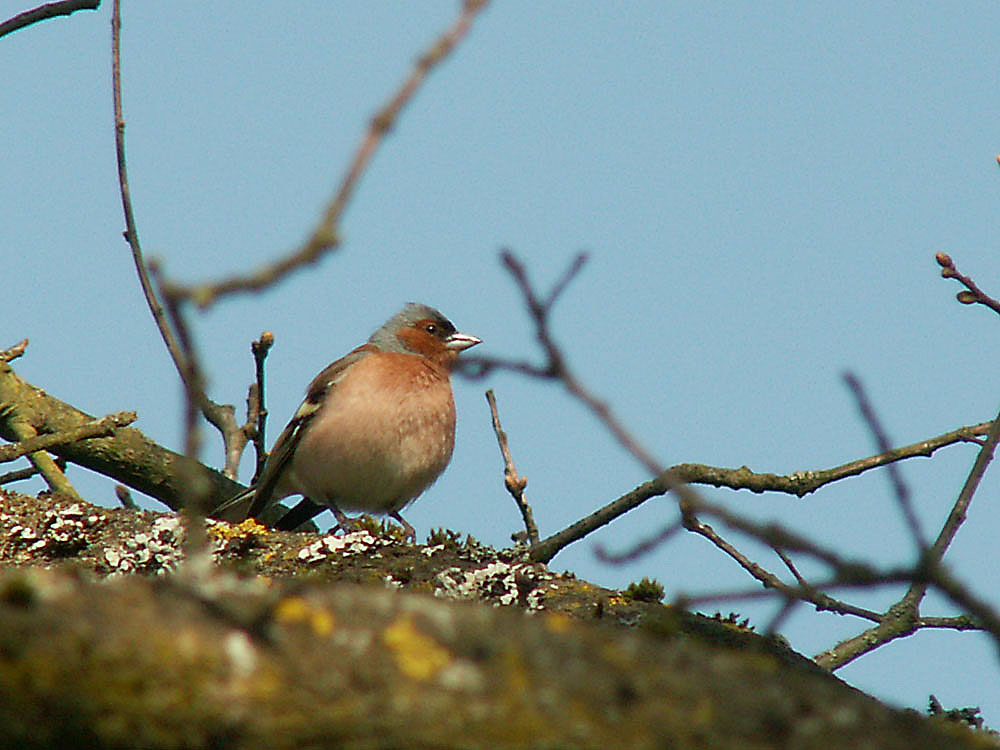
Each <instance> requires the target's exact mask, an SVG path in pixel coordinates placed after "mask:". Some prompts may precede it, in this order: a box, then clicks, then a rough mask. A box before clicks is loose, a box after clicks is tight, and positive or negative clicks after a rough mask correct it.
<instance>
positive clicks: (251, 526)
mask: <svg viewBox="0 0 1000 750" xmlns="http://www.w3.org/2000/svg"><path fill="white" fill-rule="evenodd" d="M267 531H268V529H267V527H266V526H263V525H261V524H259V523H257V522H256V521H255V520H254V519H252V518H248V519H247V520H245V521H243V522H241V523H238V524H235V525H234V524H229V523H217V524H213V525H212V526H211V528H210V530H209V534H211V535H212V536H213V537H215V538H216V539H220V540H223V541H229V540H230V539H245V538H247V537H251V538H253V537H257V536H261V535H262V534H266V533H267Z"/></svg>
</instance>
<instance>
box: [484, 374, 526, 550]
mask: <svg viewBox="0 0 1000 750" xmlns="http://www.w3.org/2000/svg"><path fill="white" fill-rule="evenodd" d="M486 401H487V402H488V403H489V405H490V414H491V415H492V417H493V432H494V433H496V436H497V444H498V445H499V446H500V454H501V455H502V456H503V464H504V476H503V481H504V486H505V487H506V488H507V492H509V493H510V496H511V497H512V498H514V502H515V503H516V504H517V508H518V510H520V511H521V518H522V519H524V529H525V531H526V533H527V536H528V542H529V543H530V544H535V543H536V542H538V527H537V526H536V525H535V517H534V514H532V512H531V506H530V505H529V504H528V500H527V498H525V496H524V488H525V487H527V486H528V478H527V477H522V476H521V475H519V474H518V473H517V468H516V467H515V466H514V458H513V456H511V453H510V446H509V445H508V444H507V433H506V432H504V431H503V428H502V427H501V426H500V414H499V412H498V411H497V400H496V397H495V396H494V395H493V390H492V389H490V390H488V391H486Z"/></svg>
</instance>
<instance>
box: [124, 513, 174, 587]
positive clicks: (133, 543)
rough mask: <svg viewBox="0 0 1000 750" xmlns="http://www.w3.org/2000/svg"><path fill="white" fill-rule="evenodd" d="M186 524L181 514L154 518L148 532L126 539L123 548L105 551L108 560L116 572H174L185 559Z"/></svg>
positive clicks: (158, 573) (160, 573)
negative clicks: (183, 522) (182, 520)
mask: <svg viewBox="0 0 1000 750" xmlns="http://www.w3.org/2000/svg"><path fill="white" fill-rule="evenodd" d="M183 543H184V525H183V524H182V523H181V519H180V517H179V516H162V517H160V518H157V519H156V520H155V521H153V525H152V527H151V528H150V531H149V533H148V534H146V533H139V534H136V535H135V536H133V537H132V538H131V539H126V540H125V543H124V544H123V545H122V546H121V547H108V548H107V549H106V550H104V561H105V562H106V563H107V564H108V566H109V567H110V568H111V572H112V573H155V574H156V575H163V574H165V573H168V572H170V571H172V570H173V569H174V568H176V567H177V564H178V563H179V562H180V561H181V560H182V559H183V556H184V554H183Z"/></svg>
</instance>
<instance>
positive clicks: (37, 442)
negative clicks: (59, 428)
mask: <svg viewBox="0 0 1000 750" xmlns="http://www.w3.org/2000/svg"><path fill="white" fill-rule="evenodd" d="M135 420H136V414H135V412H134V411H121V412H118V413H117V414H109V415H108V416H106V417H104V418H103V419H98V420H95V421H93V422H90V423H88V424H83V425H80V426H79V427H75V428H73V429H70V430H65V431H63V432H56V433H52V434H48V435H39V436H38V437H33V438H29V439H27V440H22V441H21V442H19V443H14V444H13V445H0V463H3V462H7V461H16V460H17V459H19V458H20V457H21V456H26V455H27V454H29V453H34V452H35V451H42V450H48V449H49V448H54V447H55V446H57V445H66V444H67V443H75V442H76V441H77V440H85V439H87V438H93V437H106V436H108V435H113V434H114V433H115V430H117V429H118V428H119V427H124V426H125V425H129V424H132V422H134V421H135Z"/></svg>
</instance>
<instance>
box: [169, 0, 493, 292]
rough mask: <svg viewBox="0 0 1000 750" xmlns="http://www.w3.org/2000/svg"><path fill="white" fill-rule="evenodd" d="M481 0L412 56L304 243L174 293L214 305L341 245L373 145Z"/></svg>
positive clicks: (465, 28)
mask: <svg viewBox="0 0 1000 750" xmlns="http://www.w3.org/2000/svg"><path fill="white" fill-rule="evenodd" d="M486 5H487V1H486V0H465V2H464V3H463V5H462V11H461V13H460V14H459V16H458V18H457V19H456V20H455V22H454V23H453V24H452V25H451V27H450V28H449V29H447V30H446V31H445V32H444V33H443V34H442V35H441V36H440V37H438V38H437V40H435V42H434V43H433V44H432V45H431V46H430V48H429V49H428V50H427V51H426V52H425V53H424V54H422V55H421V56H420V57H419V58H418V59H417V62H416V64H415V66H414V68H413V70H412V71H411V72H410V75H409V76H408V77H407V79H406V80H405V81H404V82H403V85H402V86H401V87H400V88H399V90H398V91H396V93H395V94H394V95H393V96H392V98H391V99H389V101H388V102H387V103H386V104H385V105H384V106H383V107H382V109H380V110H379V111H378V112H377V113H376V114H375V116H374V117H373V118H372V119H371V122H370V124H369V127H368V130H367V132H366V133H365V134H364V136H363V137H362V139H361V143H360V144H359V145H358V148H357V151H356V152H355V154H354V159H353V160H352V161H351V164H350V166H349V167H348V169H347V172H346V174H345V175H344V177H343V178H342V180H341V183H340V186H339V187H338V189H337V192H336V194H335V195H334V197H333V199H332V200H331V201H330V203H329V204H328V205H327V208H326V211H325V212H324V214H323V217H322V219H321V220H320V222H319V224H318V225H317V227H316V228H315V229H314V230H313V232H312V234H311V235H310V237H309V239H307V240H306V242H305V244H304V245H302V246H301V247H300V248H298V249H297V250H295V251H294V252H292V253H290V254H289V255H287V256H285V257H283V258H280V259H278V260H277V261H275V262H274V263H271V264H269V265H267V266H265V267H263V268H261V269H259V270H257V271H255V272H253V273H250V274H247V275H237V276H233V277H231V278H228V279H223V280H221V281H216V282H211V283H207V284H201V285H197V286H192V287H186V288H179V289H178V293H179V294H180V295H181V296H183V297H185V298H187V299H191V300H193V301H194V302H195V303H196V304H197V305H198V306H199V307H201V308H203V309H204V308H207V307H209V306H210V305H212V304H214V303H215V301H216V300H218V299H219V297H222V296H225V295H228V294H234V293H237V292H250V291H257V290H260V289H263V288H265V287H267V286H270V285H271V284H273V283H275V282H276V281H278V280H280V279H282V278H284V277H285V276H286V275H287V274H288V273H290V272H291V271H293V270H295V269H297V268H300V267H302V266H305V265H307V264H310V263H315V262H317V261H318V260H320V259H321V258H322V257H323V256H324V255H326V253H328V252H330V251H331V250H334V249H335V248H337V247H338V246H339V245H340V220H341V217H342V215H343V213H344V210H345V209H346V208H347V205H348V203H349V202H350V200H351V198H352V197H353V195H354V191H355V189H356V188H357V186H358V183H359V182H360V181H361V178H362V177H363V176H364V174H365V171H366V170H367V169H368V165H369V164H370V163H371V160H372V157H373V156H374V155H375V152H376V151H377V150H378V147H379V146H380V145H382V142H383V141H384V140H385V137H386V135H387V134H388V133H389V131H391V130H392V128H393V127H394V126H395V124H396V120H397V119H398V118H399V115H400V112H402V110H403V108H404V107H406V105H407V104H408V103H409V102H410V100H411V99H412V98H413V95H414V94H415V93H416V92H417V90H418V89H419V88H420V86H421V84H423V82H424V80H425V79H426V78H427V76H428V74H429V73H430V72H431V71H432V70H433V69H434V68H435V67H437V65H439V64H440V63H441V62H442V61H443V60H444V59H445V58H446V57H448V55H449V54H450V53H451V52H452V50H453V49H454V48H455V46H456V45H457V44H458V43H459V42H460V41H462V39H463V38H464V37H465V36H466V34H468V32H469V29H470V28H471V27H472V21H473V19H474V18H475V16H476V14H477V13H479V12H480V11H481V10H482V9H483V8H485V7H486Z"/></svg>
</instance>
